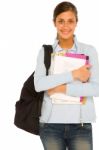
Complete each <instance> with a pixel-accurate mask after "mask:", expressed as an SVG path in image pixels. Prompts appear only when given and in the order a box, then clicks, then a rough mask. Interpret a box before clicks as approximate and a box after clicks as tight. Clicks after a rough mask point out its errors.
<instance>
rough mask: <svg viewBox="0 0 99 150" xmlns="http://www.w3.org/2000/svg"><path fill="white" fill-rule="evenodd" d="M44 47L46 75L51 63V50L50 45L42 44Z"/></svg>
mask: <svg viewBox="0 0 99 150" xmlns="http://www.w3.org/2000/svg"><path fill="white" fill-rule="evenodd" d="M43 47H44V64H45V67H46V75H48V69H49V67H50V64H51V53H52V52H53V48H52V45H43Z"/></svg>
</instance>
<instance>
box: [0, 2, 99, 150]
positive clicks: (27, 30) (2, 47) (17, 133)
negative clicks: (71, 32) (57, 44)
mask: <svg viewBox="0 0 99 150" xmlns="http://www.w3.org/2000/svg"><path fill="white" fill-rule="evenodd" d="M70 1H71V2H73V3H74V4H75V5H76V6H77V8H78V12H79V23H78V27H77V30H76V35H77V37H78V39H79V40H80V41H82V42H84V43H88V44H92V45H94V46H95V47H96V49H97V51H98V54H99V44H98V43H99V42H98V40H99V20H98V19H99V16H98V14H99V7H98V0H91V1H90V0H70ZM59 2H61V0H53V1H51V0H42V1H40V0H35V1H33V0H0V149H2V150H6V149H10V150H13V149H18V150H20V149H24V150H27V149H29V150H33V149H34V150H43V147H42V144H41V141H40V139H39V137H38V136H35V135H32V134H29V133H27V132H24V131H22V130H20V129H18V128H16V127H15V126H14V124H13V121H14V115H15V102H16V101H17V100H18V99H19V95H20V91H21V88H22V85H23V83H24V81H25V80H26V78H27V77H28V76H29V75H30V74H31V73H32V72H33V70H34V69H35V65H36V58H37V54H38V51H39V49H40V48H41V46H42V44H44V43H46V44H52V43H53V41H54V39H55V36H56V30H55V28H54V26H53V22H52V16H53V9H54V7H55V6H56V5H57V4H58V3H59ZM93 57H94V56H93ZM95 105H96V113H97V121H96V123H94V124H93V141H94V150H97V149H98V148H97V147H98V134H99V127H98V126H99V109H98V105H99V100H98V98H95ZM1 147H2V148H1Z"/></svg>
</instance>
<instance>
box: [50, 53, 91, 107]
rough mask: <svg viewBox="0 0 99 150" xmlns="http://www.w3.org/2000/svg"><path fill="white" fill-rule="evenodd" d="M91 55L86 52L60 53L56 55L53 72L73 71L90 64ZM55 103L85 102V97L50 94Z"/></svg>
mask: <svg viewBox="0 0 99 150" xmlns="http://www.w3.org/2000/svg"><path fill="white" fill-rule="evenodd" d="M88 60H89V57H88V56H86V55H85V54H73V53H60V54H59V53H58V54H56V55H54V62H53V63H54V66H53V70H52V74H60V73H64V72H68V71H73V70H75V69H78V68H80V67H82V66H83V65H85V64H88ZM50 97H51V99H52V103H54V104H85V101H86V98H85V97H82V96H81V97H74V96H69V95H66V94H63V93H54V94H53V95H51V96H50Z"/></svg>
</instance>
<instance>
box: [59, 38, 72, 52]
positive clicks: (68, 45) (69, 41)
mask: <svg viewBox="0 0 99 150" xmlns="http://www.w3.org/2000/svg"><path fill="white" fill-rule="evenodd" d="M73 44H74V40H73V38H70V39H61V38H59V45H60V46H61V48H64V49H69V48H71V47H72V46H73Z"/></svg>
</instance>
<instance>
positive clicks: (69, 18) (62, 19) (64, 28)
mask: <svg viewBox="0 0 99 150" xmlns="http://www.w3.org/2000/svg"><path fill="white" fill-rule="evenodd" d="M54 25H55V27H56V29H57V34H58V38H59V39H63V40H69V39H71V38H73V35H74V31H75V27H76V25H77V20H76V16H75V14H74V12H72V11H65V12H62V13H60V14H59V15H58V16H57V17H56V19H55V20H54Z"/></svg>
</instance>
